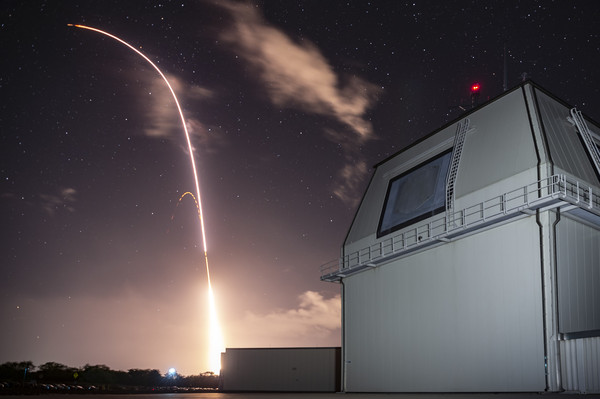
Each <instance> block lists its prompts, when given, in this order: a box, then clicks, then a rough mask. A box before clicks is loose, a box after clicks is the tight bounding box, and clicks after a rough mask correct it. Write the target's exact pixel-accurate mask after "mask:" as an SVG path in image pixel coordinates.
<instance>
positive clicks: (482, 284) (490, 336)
mask: <svg viewBox="0 0 600 399" xmlns="http://www.w3.org/2000/svg"><path fill="white" fill-rule="evenodd" d="M599 133H600V127H599V125H598V124H597V123H595V122H593V121H592V120H590V119H589V118H587V117H585V116H584V115H582V114H581V112H580V111H578V110H577V109H575V108H573V107H571V106H569V105H568V104H566V103H565V102H563V101H561V100H559V99H557V98H556V97H554V96H553V95H551V94H550V93H548V92H547V91H545V90H544V89H542V88H541V87H539V86H537V85H536V84H534V83H533V82H531V81H527V82H524V83H523V84H521V85H519V86H518V87H516V88H514V89H512V90H510V91H507V92H505V93H504V94H503V95H501V96H499V97H498V98H496V99H494V100H492V101H489V102H488V103H486V104H483V105H482V106H480V107H478V108H475V109H473V110H470V111H469V112H467V113H465V115H463V116H462V117H461V118H460V119H458V120H456V121H454V122H452V123H450V124H447V125H446V126H444V127H442V128H441V129H439V130H437V131H435V132H434V133H432V134H431V135H429V136H427V137H425V138H423V139H422V140H420V141H418V142H416V143H414V144H413V145H411V146H410V147H408V148H406V149H404V150H402V151H401V152H399V153H397V154H395V155H393V156H391V157H390V158H388V159H386V160H384V161H382V162H381V163H379V164H377V165H376V167H375V171H374V174H373V176H372V179H371V182H370V184H369V186H368V188H367V190H366V192H365V194H364V197H363V199H362V202H361V204H360V206H359V207H358V210H357V212H356V215H355V217H354V220H353V222H352V224H351V226H350V229H349V231H348V234H347V236H346V238H345V241H344V244H343V248H342V250H341V258H340V260H339V262H336V263H335V264H333V265H331V264H329V265H324V266H323V267H322V269H321V279H322V280H324V281H331V282H335V283H339V284H341V287H342V353H341V358H342V359H341V363H342V368H341V374H342V375H341V378H342V381H341V387H342V390H344V391H346V392H544V391H549V392H561V391H573V392H580V393H590V392H600V153H599V151H598V147H597V146H598V143H600V136H599V135H598V134H599Z"/></svg>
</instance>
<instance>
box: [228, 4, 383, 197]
mask: <svg viewBox="0 0 600 399" xmlns="http://www.w3.org/2000/svg"><path fill="white" fill-rule="evenodd" d="M218 4H220V5H221V6H223V7H224V8H225V9H227V10H229V12H230V13H231V15H232V17H233V20H234V23H233V25H232V26H231V28H230V29H226V30H224V31H223V32H222V34H221V38H222V39H223V40H224V41H226V42H228V43H230V44H231V45H232V46H233V47H234V48H235V49H236V50H237V51H238V52H239V54H240V55H241V56H242V57H243V58H244V59H245V60H246V61H247V62H249V64H250V65H251V66H253V67H254V68H255V70H256V71H257V73H258V76H259V78H260V80H261V82H262V84H263V85H264V88H265V90H266V92H267V94H268V96H269V98H270V100H271V101H272V102H273V103H274V104H275V105H278V106H281V107H289V108H297V109H301V110H304V111H307V112H311V113H314V114H318V115H322V116H326V117H329V118H332V119H334V120H336V121H338V122H340V123H341V124H342V125H343V126H345V128H346V129H348V130H347V131H346V133H345V134H341V133H340V134H338V135H331V134H327V135H326V137H327V138H328V139H329V140H330V141H332V142H335V143H336V144H337V143H343V146H344V148H345V150H346V152H347V154H350V155H349V156H347V158H348V159H353V158H357V157H359V158H362V156H361V155H360V153H359V151H358V149H357V148H358V147H359V145H361V144H363V143H364V142H366V141H368V140H371V139H373V138H374V137H375V135H374V132H373V127H372V125H371V123H370V122H369V121H368V120H367V119H366V118H365V114H366V112H367V111H368V110H369V109H370V107H372V106H373V104H374V102H375V100H376V98H377V96H378V94H379V93H380V90H381V89H380V88H379V87H378V86H376V85H374V84H372V83H370V82H367V81H365V80H364V79H361V78H360V77H357V76H350V77H340V76H338V75H337V74H336V73H335V72H334V70H333V69H332V67H331V65H329V63H328V61H327V60H326V58H325V57H324V56H323V54H322V53H321V52H320V51H319V49H318V48H317V47H316V46H315V45H314V44H312V43H310V42H308V41H306V40H303V41H302V42H296V41H293V40H292V39H291V38H290V37H289V36H287V35H286V34H285V33H283V32H282V31H280V30H278V29H276V28H274V27H272V26H270V25H268V24H267V23H266V22H265V21H264V19H263V17H262V16H261V15H260V13H259V11H258V8H257V7H255V6H252V5H250V4H245V3H233V2H230V1H225V2H220V3H218ZM347 143H350V145H347ZM361 162H364V161H361ZM343 169H344V170H343V171H342V173H341V174H340V175H339V178H340V183H339V184H340V185H341V186H345V187H344V188H340V189H334V193H335V195H336V196H338V198H340V199H341V200H343V201H346V202H348V203H355V202H356V195H357V194H353V195H351V190H352V189H353V188H354V187H355V185H356V183H355V182H356V180H359V181H362V179H363V178H364V177H365V174H366V169H363V168H352V169H353V171H354V173H363V174H361V175H357V174H348V173H347V172H348V171H349V170H350V165H349V164H348V165H346V166H344V168H343Z"/></svg>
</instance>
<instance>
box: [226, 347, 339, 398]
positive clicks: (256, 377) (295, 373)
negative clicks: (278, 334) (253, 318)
mask: <svg viewBox="0 0 600 399" xmlns="http://www.w3.org/2000/svg"><path fill="white" fill-rule="evenodd" d="M221 367H222V369H221V378H222V382H221V390H223V391H245V392H251V391H258V392H267V391H274V392H336V391H338V390H339V388H340V374H341V373H340V348H227V349H226V351H225V352H224V353H222V354H221Z"/></svg>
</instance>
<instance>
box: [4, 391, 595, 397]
mask: <svg viewBox="0 0 600 399" xmlns="http://www.w3.org/2000/svg"><path fill="white" fill-rule="evenodd" d="M26 398H40V399H263V398H264V399H276V398H277V399H568V398H577V399H592V398H593V399H600V394H590V395H580V394H570V393H462V394H459V393H440V394H437V393H433V394H422V393H414V394H407V393H402V394H400V393H216V392H210V393H164V394H131V395H89V394H88V395H40V396H10V395H6V396H0V399H26Z"/></svg>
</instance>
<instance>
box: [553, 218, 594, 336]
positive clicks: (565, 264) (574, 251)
mask: <svg viewBox="0 0 600 399" xmlns="http://www.w3.org/2000/svg"><path fill="white" fill-rule="evenodd" d="M556 258H557V282H558V321H559V331H560V332H561V333H567V334H568V333H577V332H584V331H592V330H600V230H599V229H598V228H594V227H592V226H591V225H587V224H584V223H582V222H580V221H577V220H574V219H571V218H568V217H566V216H563V217H562V219H561V221H560V222H559V223H558V225H557V227H556Z"/></svg>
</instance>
